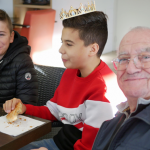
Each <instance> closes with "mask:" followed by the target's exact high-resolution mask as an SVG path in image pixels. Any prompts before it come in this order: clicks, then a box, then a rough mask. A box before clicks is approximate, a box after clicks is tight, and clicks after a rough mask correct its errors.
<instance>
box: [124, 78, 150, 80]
mask: <svg viewBox="0 0 150 150" xmlns="http://www.w3.org/2000/svg"><path fill="white" fill-rule="evenodd" d="M144 79H147V78H136V79H126V80H125V81H136V80H138V81H139V80H144Z"/></svg>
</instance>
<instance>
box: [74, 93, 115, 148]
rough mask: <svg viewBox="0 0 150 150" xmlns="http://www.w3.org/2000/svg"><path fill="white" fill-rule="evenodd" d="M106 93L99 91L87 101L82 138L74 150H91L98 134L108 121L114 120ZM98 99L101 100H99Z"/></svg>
mask: <svg viewBox="0 0 150 150" xmlns="http://www.w3.org/2000/svg"><path fill="white" fill-rule="evenodd" d="M104 94H105V92H104V91H103V90H102V91H99V90H98V91H97V92H95V93H94V94H93V95H91V96H90V98H89V99H90V100H86V101H85V108H86V109H85V112H86V113H85V114H86V119H85V120H84V125H83V131H82V138H81V139H79V140H77V142H76V143H75V144H74V150H81V149H82V150H91V149H92V145H93V142H94V140H95V137H96V135H97V132H98V130H99V128H100V126H101V125H102V123H103V122H104V121H106V120H110V119H112V118H113V112H112V108H111V105H110V102H109V101H108V100H107V99H106V97H105V95H104ZM98 98H101V99H100V100H98Z"/></svg>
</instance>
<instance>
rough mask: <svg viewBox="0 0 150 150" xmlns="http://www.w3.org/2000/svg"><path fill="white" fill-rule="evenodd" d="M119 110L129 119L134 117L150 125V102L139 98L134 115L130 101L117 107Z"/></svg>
mask: <svg viewBox="0 0 150 150" xmlns="http://www.w3.org/2000/svg"><path fill="white" fill-rule="evenodd" d="M117 108H118V110H119V112H120V113H124V114H125V115H126V117H127V118H129V117H133V116H134V117H136V118H139V119H141V120H143V121H145V122H146V123H148V124H149V125H150V100H145V99H143V98H139V99H138V101H137V106H136V109H135V111H134V112H133V113H132V114H130V108H129V104H128V101H126V102H122V103H121V104H119V105H117Z"/></svg>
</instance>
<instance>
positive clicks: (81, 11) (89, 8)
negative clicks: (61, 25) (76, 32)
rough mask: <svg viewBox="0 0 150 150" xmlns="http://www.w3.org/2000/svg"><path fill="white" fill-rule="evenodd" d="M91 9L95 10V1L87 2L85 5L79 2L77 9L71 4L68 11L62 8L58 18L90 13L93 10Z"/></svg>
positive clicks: (63, 18)
mask: <svg viewBox="0 0 150 150" xmlns="http://www.w3.org/2000/svg"><path fill="white" fill-rule="evenodd" d="M93 11H96V7H95V1H94V2H92V3H91V5H90V4H89V2H88V5H87V6H83V4H82V3H80V7H79V9H74V8H73V7H72V6H71V7H70V10H69V12H68V13H67V12H66V11H64V9H63V8H62V11H61V12H60V19H61V20H65V19H68V18H72V17H76V16H79V15H83V14H87V13H90V12H93Z"/></svg>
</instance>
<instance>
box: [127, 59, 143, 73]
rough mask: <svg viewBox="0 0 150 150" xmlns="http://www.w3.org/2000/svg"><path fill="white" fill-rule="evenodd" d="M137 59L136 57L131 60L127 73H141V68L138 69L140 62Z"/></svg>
mask: <svg viewBox="0 0 150 150" xmlns="http://www.w3.org/2000/svg"><path fill="white" fill-rule="evenodd" d="M136 59H137V58H136V57H134V58H132V59H130V60H129V63H128V65H127V68H126V71H127V73H129V74H133V73H136V72H139V71H140V70H141V68H138V67H137V65H138V61H137V60H136Z"/></svg>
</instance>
